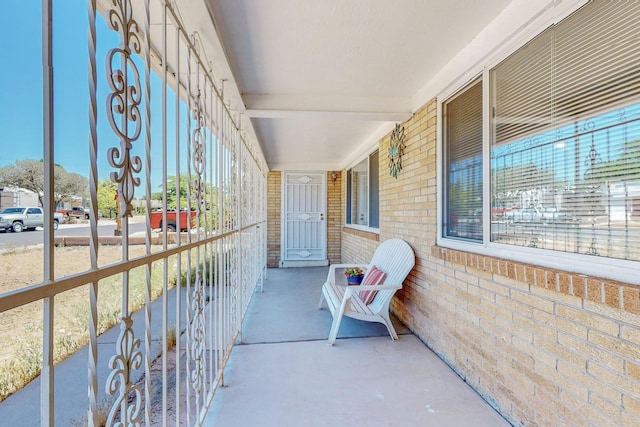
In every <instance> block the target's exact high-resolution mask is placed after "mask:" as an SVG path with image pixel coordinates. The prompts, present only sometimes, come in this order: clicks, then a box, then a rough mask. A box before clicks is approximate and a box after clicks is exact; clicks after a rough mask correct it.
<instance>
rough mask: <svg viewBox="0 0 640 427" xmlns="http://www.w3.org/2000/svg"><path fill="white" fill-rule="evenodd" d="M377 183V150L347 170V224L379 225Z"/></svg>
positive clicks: (375, 226)
mask: <svg viewBox="0 0 640 427" xmlns="http://www.w3.org/2000/svg"><path fill="white" fill-rule="evenodd" d="M378 183H379V176H378V151H374V152H373V153H371V154H370V155H369V156H368V157H367V158H366V159H364V160H362V161H361V162H360V163H358V164H357V165H355V166H354V167H353V168H351V169H348V170H347V215H346V222H347V224H351V225H360V226H363V227H370V228H378V227H379V226H380V217H379V210H378V204H379V202H378V198H379V194H378Z"/></svg>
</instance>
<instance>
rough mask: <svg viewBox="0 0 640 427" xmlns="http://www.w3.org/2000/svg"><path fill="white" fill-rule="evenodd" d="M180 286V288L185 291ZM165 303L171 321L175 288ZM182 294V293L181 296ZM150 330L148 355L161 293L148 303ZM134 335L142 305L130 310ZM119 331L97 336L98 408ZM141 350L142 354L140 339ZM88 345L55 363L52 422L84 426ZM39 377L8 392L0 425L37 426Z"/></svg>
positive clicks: (155, 349)
mask: <svg viewBox="0 0 640 427" xmlns="http://www.w3.org/2000/svg"><path fill="white" fill-rule="evenodd" d="M185 289H186V288H182V289H181V290H182V292H183V293H184V292H186V290H185ZM167 295H168V306H169V317H168V321H169V324H170V325H175V313H176V309H175V296H176V292H175V288H174V289H171V290H169V292H168V294H167ZM183 298H184V296H183ZM151 309H152V316H151V320H152V326H151V330H152V331H153V336H152V341H153V345H152V347H151V352H152V358H155V357H157V356H158V355H159V354H160V350H161V345H160V334H161V333H162V317H161V315H160V313H161V310H162V297H160V298H158V299H156V300H155V301H153V302H152V303H151ZM133 319H134V322H133V327H134V331H135V336H136V337H137V338H139V339H140V340H141V341H144V309H142V310H138V311H137V312H135V313H134V314H133ZM182 324H183V325H184V318H183V320H182ZM119 333H120V326H119V325H116V326H115V327H113V328H111V329H110V330H109V331H107V332H105V333H104V334H102V335H100V336H99V337H98V364H97V365H98V366H97V371H98V393H99V395H98V402H102V405H101V406H102V408H101V409H105V410H106V409H108V407H107V405H106V404H105V403H104V402H105V401H106V400H107V398H108V397H109V396H107V394H106V393H105V384H106V383H107V377H108V376H109V374H110V373H111V369H109V367H108V363H109V359H110V358H111V356H112V355H113V354H114V352H115V345H116V340H117V338H118V334H119ZM141 351H142V353H143V357H144V343H142V347H141ZM88 359H89V353H88V346H85V347H83V348H82V349H80V350H78V351H77V352H76V353H75V354H73V355H72V356H70V357H68V358H67V359H65V360H63V361H62V362H60V363H59V364H58V365H56V367H55V380H54V381H55V403H54V406H55V425H56V426H76V425H77V426H84V425H86V422H84V420H85V419H86V412H87V406H88V404H89V403H88V402H89V401H88V397H87V396H88V384H87V366H88ZM143 373H144V365H143V367H142V368H141V369H139V370H136V371H133V375H132V381H133V382H135V381H137V380H138V379H139V378H140V377H141V375H142V374H143ZM39 408H40V377H38V378H36V379H35V380H33V381H31V382H30V383H29V384H27V385H26V386H25V387H24V388H23V389H22V390H20V391H18V392H16V393H14V394H12V395H11V396H9V397H8V398H7V399H6V400H4V401H3V402H0V420H1V421H0V426H16V427H17V426H20V427H30V426H34V427H36V426H40V410H39Z"/></svg>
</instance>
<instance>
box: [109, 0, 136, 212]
mask: <svg viewBox="0 0 640 427" xmlns="http://www.w3.org/2000/svg"><path fill="white" fill-rule="evenodd" d="M112 5H113V9H111V10H109V15H108V24H109V27H110V28H111V29H112V30H113V31H115V32H117V33H118V34H119V35H120V46H119V47H117V48H113V49H111V50H109V52H108V53H107V65H106V67H107V81H108V83H109V87H110V89H111V93H110V94H109V95H108V96H107V117H108V119H109V123H110V124H111V128H112V129H113V131H114V132H115V134H116V135H117V136H118V138H119V139H120V147H119V148H118V147H111V148H109V150H108V152H107V159H108V161H109V164H110V165H111V167H113V168H116V169H118V170H117V171H116V172H112V173H111V180H112V181H114V182H116V183H117V184H118V196H119V199H118V203H120V208H121V209H120V215H121V216H122V217H123V218H125V217H127V216H128V215H129V213H130V212H131V201H132V200H133V198H134V193H135V187H137V186H139V185H140V178H139V177H136V176H135V174H137V173H140V171H141V170H142V161H141V160H140V157H139V156H134V155H132V153H131V150H132V148H133V143H134V142H135V141H136V140H137V139H138V138H139V137H140V132H141V130H142V120H141V117H140V103H141V102H142V89H141V86H140V73H139V72H138V67H137V66H136V64H135V62H134V61H133V57H132V55H133V54H137V55H139V54H140V53H141V51H142V44H141V43H140V36H139V35H138V32H139V27H138V24H137V22H136V21H135V20H134V19H133V18H132V10H131V3H130V0H112Z"/></svg>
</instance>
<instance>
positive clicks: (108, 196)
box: [97, 178, 118, 218]
mask: <svg viewBox="0 0 640 427" xmlns="http://www.w3.org/2000/svg"><path fill="white" fill-rule="evenodd" d="M117 190H118V184H116V183H115V182H113V181H111V180H110V179H109V178H105V179H103V180H102V181H100V182H99V183H98V191H97V196H98V210H99V211H100V212H101V213H102V216H104V217H109V218H111V216H113V215H115V214H116V213H117V211H118V207H117V206H116V199H115V195H116V191H117Z"/></svg>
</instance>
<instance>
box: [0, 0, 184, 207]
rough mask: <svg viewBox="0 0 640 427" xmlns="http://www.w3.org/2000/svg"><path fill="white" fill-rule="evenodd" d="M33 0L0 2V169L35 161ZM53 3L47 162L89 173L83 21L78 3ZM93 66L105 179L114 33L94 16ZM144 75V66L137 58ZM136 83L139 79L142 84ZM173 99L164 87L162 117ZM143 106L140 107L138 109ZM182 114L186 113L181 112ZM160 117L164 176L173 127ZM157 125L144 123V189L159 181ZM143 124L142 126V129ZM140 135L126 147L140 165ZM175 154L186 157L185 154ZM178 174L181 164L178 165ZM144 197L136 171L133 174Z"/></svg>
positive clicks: (37, 47) (39, 149)
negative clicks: (164, 128) (147, 128)
mask: <svg viewBox="0 0 640 427" xmlns="http://www.w3.org/2000/svg"><path fill="white" fill-rule="evenodd" d="M41 3H42V2H41V1H38V0H24V1H16V2H3V13H2V14H0V40H1V41H0V43H1V45H0V46H1V48H2V54H3V57H4V58H3V61H2V62H3V66H2V67H0V100H1V101H2V102H0V167H2V166H6V165H8V164H13V163H15V162H16V161H17V160H22V159H38V160H39V159H42V158H43V141H42V135H43V132H42V120H43V113H42V111H43V107H42V72H43V70H42V27H41V26H42V20H41ZM53 3H54V13H53V14H54V16H53V29H54V30H53V31H54V35H53V43H54V46H53V52H54V103H55V104H54V111H55V117H54V138H55V151H54V159H55V162H56V163H58V164H60V165H62V166H63V167H64V168H65V169H66V170H67V171H69V172H76V173H79V174H81V175H83V176H86V177H88V176H89V170H90V164H89V114H88V113H89V90H88V57H89V56H88V47H87V45H88V41H87V33H88V18H87V2H86V1H85V0H64V1H56V2H53ZM96 25H97V45H98V46H97V58H96V63H97V69H98V94H97V99H98V147H99V158H98V177H99V179H100V180H102V179H105V178H108V176H109V173H110V172H112V171H113V168H111V166H109V164H108V162H107V156H106V153H107V149H108V148H109V147H113V146H118V147H119V141H118V139H117V138H116V137H115V135H114V133H113V132H112V130H111V129H110V125H109V122H108V120H107V117H106V97H107V94H108V92H109V90H108V85H107V82H106V77H105V58H106V55H107V51H108V50H109V49H111V48H113V47H116V46H118V44H119V37H118V35H117V34H115V33H114V32H112V31H111V30H110V29H109V28H108V27H107V26H106V24H105V21H104V19H102V17H100V16H99V17H98V20H97V24H96ZM138 65H139V67H140V68H139V71H140V74H141V77H142V79H144V68H143V67H142V66H141V61H138ZM151 81H152V95H151V96H152V102H151V106H152V117H154V115H155V117H160V108H161V101H162V99H161V92H160V91H161V87H162V85H161V81H160V79H159V78H158V77H157V76H155V74H153V75H152V79H151ZM142 85H143V87H144V82H142ZM174 103H175V98H174V96H173V93H172V91H171V90H169V91H168V100H167V107H168V109H167V111H168V115H169V116H168V117H173V114H174V112H175V108H174ZM141 110H142V111H144V105H142V106H141ZM181 115H182V117H183V118H184V117H185V116H186V112H185V111H184V110H183V111H182V112H181ZM172 122H173V121H172V120H168V125H169V129H168V147H169V148H168V159H169V160H168V162H169V171H168V175H175V160H173V159H174V156H175V148H173V147H174V144H173V141H174V138H173V136H174V135H175V125H173V124H172ZM160 125H161V123H160V120H157V119H156V120H152V131H151V135H152V147H153V148H152V164H153V167H152V169H153V170H152V191H158V189H159V188H158V187H159V185H160V183H161V178H162V168H161V144H160V141H161V135H162V133H161V127H160ZM143 129H144V126H143ZM144 145H145V142H144V133H143V134H142V135H141V136H140V138H139V140H138V142H137V143H135V144H134V152H135V154H138V155H140V156H141V157H142V160H143V163H144V157H143V156H144ZM181 157H182V158H183V159H185V158H186V153H182V154H181ZM181 168H183V169H182V170H183V171H185V169H184V168H186V165H185V166H182V167H181ZM139 176H140V177H141V179H142V185H141V187H142V188H138V189H137V190H136V196H138V197H139V196H141V195H143V194H144V185H145V184H144V169H143V171H142V173H141V174H140V175H139Z"/></svg>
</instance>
